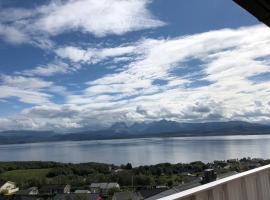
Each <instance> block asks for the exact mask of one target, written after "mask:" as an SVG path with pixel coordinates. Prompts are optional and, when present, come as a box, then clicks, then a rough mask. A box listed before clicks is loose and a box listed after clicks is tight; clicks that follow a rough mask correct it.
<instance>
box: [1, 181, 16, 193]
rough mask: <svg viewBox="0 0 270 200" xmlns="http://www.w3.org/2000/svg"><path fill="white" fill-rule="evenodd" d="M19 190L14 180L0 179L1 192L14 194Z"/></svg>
mask: <svg viewBox="0 0 270 200" xmlns="http://www.w3.org/2000/svg"><path fill="white" fill-rule="evenodd" d="M17 191H19V188H18V187H16V184H15V183H14V182H11V181H0V194H3V195H12V194H14V193H15V192H17Z"/></svg>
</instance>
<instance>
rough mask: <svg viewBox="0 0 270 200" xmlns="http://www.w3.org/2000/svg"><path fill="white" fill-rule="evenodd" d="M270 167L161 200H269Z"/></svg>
mask: <svg viewBox="0 0 270 200" xmlns="http://www.w3.org/2000/svg"><path fill="white" fill-rule="evenodd" d="M269 199H270V165H267V166H264V167H260V168H257V169H254V170H250V171H247V172H244V173H240V174H237V175H234V176H231V177H228V178H224V179H221V180H218V181H215V182H211V183H209V184H205V185H202V186H199V187H196V188H192V189H190V190H187V191H184V192H181V193H178V194H174V195H171V196H168V197H165V198H161V199H159V200H269Z"/></svg>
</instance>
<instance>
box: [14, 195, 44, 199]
mask: <svg viewBox="0 0 270 200" xmlns="http://www.w3.org/2000/svg"><path fill="white" fill-rule="evenodd" d="M12 200H45V199H44V198H42V197H36V196H33V195H32V196H27V195H26V196H23V195H19V196H15V197H14V198H12Z"/></svg>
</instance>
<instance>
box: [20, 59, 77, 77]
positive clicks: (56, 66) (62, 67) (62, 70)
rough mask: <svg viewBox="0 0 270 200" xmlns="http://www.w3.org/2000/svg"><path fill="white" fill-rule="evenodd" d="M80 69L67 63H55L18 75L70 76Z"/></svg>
mask: <svg viewBox="0 0 270 200" xmlns="http://www.w3.org/2000/svg"><path fill="white" fill-rule="evenodd" d="M78 69H80V65H74V66H73V67H70V66H69V65H68V64H66V63H63V62H55V63H50V64H48V65H43V66H38V67H35V68H33V69H29V70H24V71H22V72H17V73H16V74H21V75H25V76H54V75H58V74H68V73H71V72H74V71H77V70H78Z"/></svg>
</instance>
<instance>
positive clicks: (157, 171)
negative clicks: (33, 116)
mask: <svg viewBox="0 0 270 200" xmlns="http://www.w3.org/2000/svg"><path fill="white" fill-rule="evenodd" d="M269 163H270V160H264V159H258V158H253V159H252V158H242V159H231V160H226V161H214V162H212V163H203V162H200V161H197V162H192V163H189V164H184V163H178V164H170V163H163V164H157V165H151V166H139V167H134V168H133V167H132V165H131V164H130V163H128V164H126V165H121V166H116V165H110V164H101V163H80V164H71V163H68V164H65V163H56V162H40V161H35V162H34V161H32V162H0V193H1V195H0V200H13V199H14V200H73V199H78V200H103V199H104V200H106V199H108V200H110V199H112V200H141V199H146V200H154V199H158V198H161V197H164V196H168V195H171V194H174V193H178V192H181V191H184V190H187V189H190V188H193V187H196V186H199V185H201V184H205V183H209V182H212V181H215V180H217V179H222V178H225V177H228V176H231V175H234V174H236V173H240V172H243V171H247V170H250V169H254V168H257V167H260V166H263V165H267V164H269Z"/></svg>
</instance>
